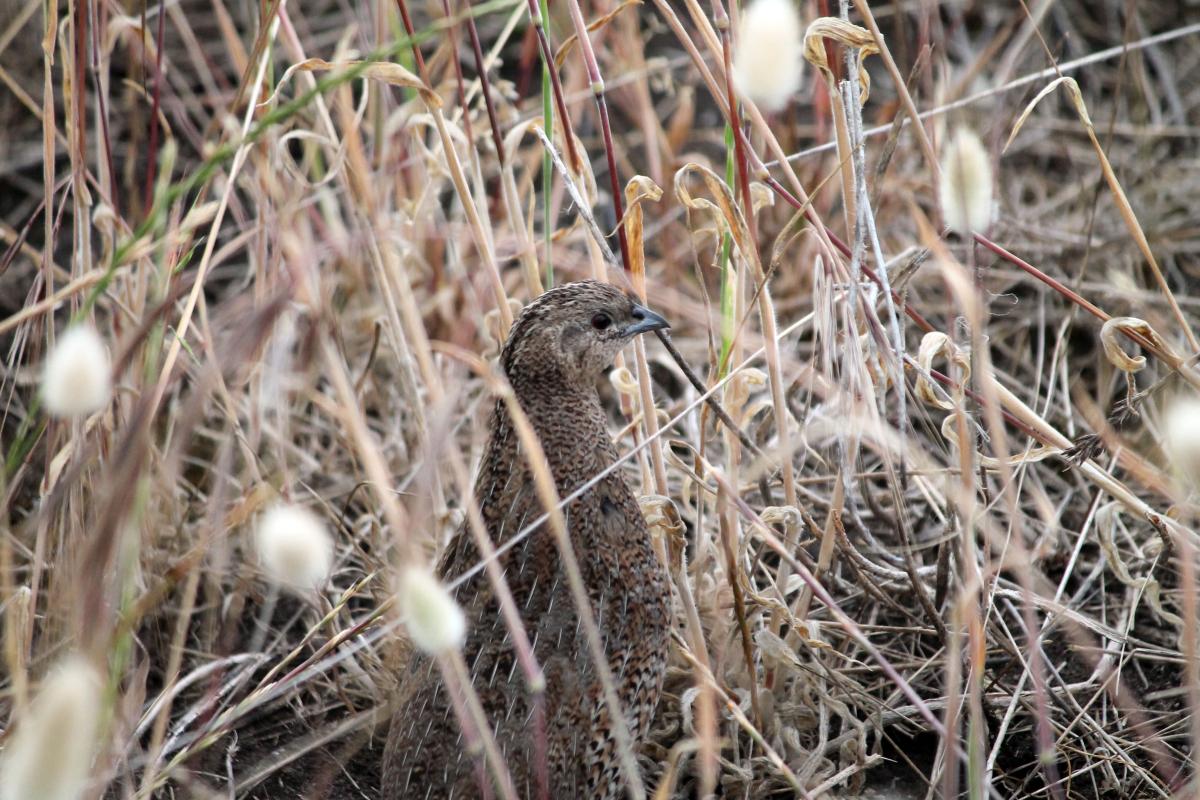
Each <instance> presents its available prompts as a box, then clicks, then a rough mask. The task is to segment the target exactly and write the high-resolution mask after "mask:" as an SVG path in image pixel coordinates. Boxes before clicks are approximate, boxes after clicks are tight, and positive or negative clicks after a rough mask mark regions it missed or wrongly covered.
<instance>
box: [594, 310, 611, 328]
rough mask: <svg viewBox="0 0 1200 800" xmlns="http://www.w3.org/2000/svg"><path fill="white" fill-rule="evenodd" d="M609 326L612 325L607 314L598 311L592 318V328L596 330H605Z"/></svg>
mask: <svg viewBox="0 0 1200 800" xmlns="http://www.w3.org/2000/svg"><path fill="white" fill-rule="evenodd" d="M609 325H612V320H611V319H609V317H608V314H605V313H604V312H603V311H600V312H598V313H596V314H594V315H593V316H592V327H593V328H595V329H596V330H598V331H603V330H607V329H608V326H609Z"/></svg>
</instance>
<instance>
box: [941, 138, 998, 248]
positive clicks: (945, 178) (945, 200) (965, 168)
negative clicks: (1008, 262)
mask: <svg viewBox="0 0 1200 800" xmlns="http://www.w3.org/2000/svg"><path fill="white" fill-rule="evenodd" d="M938 190H939V194H940V195H941V199H942V213H944V214H945V216H946V224H947V225H948V226H950V229H951V230H953V231H954V232H955V233H957V234H958V235H960V236H963V237H967V236H970V235H971V232H972V231H976V232H980V233H982V232H984V231H986V230H987V229H988V227H989V226H990V225H991V224H992V208H993V206H992V162H991V160H990V159H989V158H988V154H987V150H985V149H984V147H983V142H981V141H979V137H978V136H976V135H975V132H974V131H972V130H971V129H970V128H959V129H958V130H957V131H956V132H955V134H954V138H953V139H951V140H950V144H949V145H947V147H946V150H945V152H944V153H943V154H942V178H941V182H940V184H939V186H938Z"/></svg>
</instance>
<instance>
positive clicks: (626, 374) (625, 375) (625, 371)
mask: <svg viewBox="0 0 1200 800" xmlns="http://www.w3.org/2000/svg"><path fill="white" fill-rule="evenodd" d="M608 380H609V382H611V383H612V385H613V388H614V389H616V390H617V391H618V392H620V393H621V394H624V395H628V396H629V397H637V395H638V383H637V380H636V379H635V378H634V377H633V373H632V372H630V371H629V367H617V368H616V369H614V370H613V371H612V372H610V373H608Z"/></svg>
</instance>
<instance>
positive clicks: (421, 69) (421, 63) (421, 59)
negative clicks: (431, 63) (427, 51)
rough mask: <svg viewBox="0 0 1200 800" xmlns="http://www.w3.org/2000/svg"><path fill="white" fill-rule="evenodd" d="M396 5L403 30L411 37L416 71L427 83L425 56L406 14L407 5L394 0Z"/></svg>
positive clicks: (400, 0) (410, 20)
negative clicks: (402, 23)
mask: <svg viewBox="0 0 1200 800" xmlns="http://www.w3.org/2000/svg"><path fill="white" fill-rule="evenodd" d="M396 7H397V8H399V9H400V19H401V20H402V21H403V22H404V32H405V33H407V34H408V36H409V38H410V39H412V51H413V58H414V59H416V62H417V72H418V73H420V75H421V80H423V81H425V82H426V83H429V79H428V77H427V75H426V72H425V56H423V55H421V46H420V45H419V44H417V40H416V35H417V32H416V30H415V29H414V28H413V24H412V19H411V18H410V17H409V16H408V5H407V4H406V3H405V2H404V0H396Z"/></svg>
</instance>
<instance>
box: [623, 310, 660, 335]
mask: <svg viewBox="0 0 1200 800" xmlns="http://www.w3.org/2000/svg"><path fill="white" fill-rule="evenodd" d="M670 327H671V323H669V322H667V321H666V320H665V319H663V318H662V317H660V316H659V315H658V314H655V313H654V312H653V311H651V310H650V309H648V308H646V307H645V306H643V305H639V304H637V303H634V304H633V322H632V323H630V324H629V325H627V326H625V329H624V330H622V331H621V335H623V336H637V335H638V334H639V333H646V332H648V331H659V330H663V329H666V328H670Z"/></svg>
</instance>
